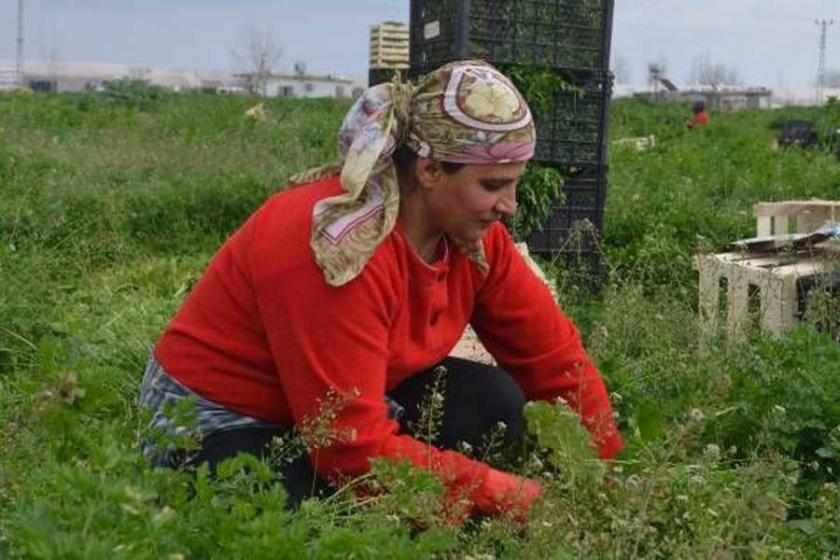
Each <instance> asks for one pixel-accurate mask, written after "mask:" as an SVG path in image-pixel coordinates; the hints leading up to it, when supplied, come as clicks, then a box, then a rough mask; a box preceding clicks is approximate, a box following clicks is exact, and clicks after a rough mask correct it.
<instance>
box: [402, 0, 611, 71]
mask: <svg viewBox="0 0 840 560" xmlns="http://www.w3.org/2000/svg"><path fill="white" fill-rule="evenodd" d="M613 3H614V0H411V13H410V25H409V28H410V29H409V32H410V41H411V52H410V61H411V73H412V75H417V74H422V73H425V72H428V71H430V70H434V69H435V68H437V67H438V66H440V65H442V64H444V63H446V62H450V61H452V60H458V59H463V58H480V59H484V60H487V61H488V62H491V63H493V64H495V65H508V64H523V65H540V66H549V67H554V68H577V69H589V70H603V69H606V68H609V59H610V43H611V36H612V19H613Z"/></svg>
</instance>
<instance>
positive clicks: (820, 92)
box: [814, 19, 834, 107]
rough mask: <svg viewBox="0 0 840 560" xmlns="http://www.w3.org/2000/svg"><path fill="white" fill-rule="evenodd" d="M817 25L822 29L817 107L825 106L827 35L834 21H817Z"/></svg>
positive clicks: (818, 64) (818, 65)
mask: <svg viewBox="0 0 840 560" xmlns="http://www.w3.org/2000/svg"><path fill="white" fill-rule="evenodd" d="M814 23H815V24H817V26H818V27H819V28H820V59H819V62H818V63H817V106H818V107H820V106H822V104H823V89H824V88H825V35H826V31H827V30H828V26H830V25H834V20H833V19H829V20H826V19H822V20H819V19H818V20H815V21H814Z"/></svg>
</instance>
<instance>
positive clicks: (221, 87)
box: [0, 61, 359, 98]
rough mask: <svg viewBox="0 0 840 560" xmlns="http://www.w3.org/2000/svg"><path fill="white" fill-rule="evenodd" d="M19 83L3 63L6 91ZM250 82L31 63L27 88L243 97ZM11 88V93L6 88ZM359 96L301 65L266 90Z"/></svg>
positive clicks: (215, 74)
mask: <svg viewBox="0 0 840 560" xmlns="http://www.w3.org/2000/svg"><path fill="white" fill-rule="evenodd" d="M6 76H8V79H6ZM14 77H15V76H14V64H13V63H10V62H4V61H0V89H11V88H12V87H14V86H16V83H15V80H14ZM246 77H247V75H246V74H232V73H230V72H224V71H213V70H165V69H161V68H151V67H148V68H143V67H130V66H127V65H125V64H113V63H101V62H63V61H59V62H42V61H27V62H26V64H25V65H24V73H23V85H25V86H26V87H28V88H30V89H32V90H33V91H36V92H44V93H65V92H83V91H98V90H101V89H103V88H104V87H105V82H109V81H113V80H140V81H143V82H146V83H147V84H149V85H153V86H158V87H162V88H164V89H168V90H171V91H203V92H207V93H228V94H239V93H245V92H246V87H245V84H246V80H245V78H246ZM6 82H8V83H9V85H8V87H4V84H5V83H6ZM358 92H359V88H358V83H357V81H355V80H352V79H350V78H345V77H342V76H333V75H323V76H320V75H313V74H308V73H306V71H305V68H304V67H303V65H301V64H298V65H296V72H295V73H294V74H285V73H273V74H271V76H270V77H269V79H268V83H267V85H266V93H267V95H268V96H269V97H277V96H285V97H339V98H343V97H346V98H350V97H352V96H353V95H357V94H358Z"/></svg>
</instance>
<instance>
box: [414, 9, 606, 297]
mask: <svg viewBox="0 0 840 560" xmlns="http://www.w3.org/2000/svg"><path fill="white" fill-rule="evenodd" d="M613 5H614V0H411V22H410V25H409V28H410V35H411V36H410V41H411V57H410V59H411V65H410V69H409V75H410V76H412V77H414V76H418V75H420V74H423V73H425V72H428V71H430V70H433V69H435V68H437V67H438V66H440V65H442V64H444V63H446V62H449V61H452V60H459V59H465V58H479V59H483V60H486V61H488V62H490V63H492V64H494V65H496V66H497V67H499V68H501V69H502V70H505V69H507V68H513V67H519V68H521V67H524V68H526V69H527V68H528V67H531V68H538V69H549V70H551V71H553V72H555V73H556V75H557V76H558V77H560V78H561V79H562V80H563V81H564V82H566V83H567V84H568V86H569V87H564V88H562V91H555V92H553V94H552V98H551V100H550V103H545V104H540V105H541V106H540V107H536V105H535V104H534V103H532V104H531V105H532V109H533V110H534V117H535V120H536V124H537V151H536V155H535V158H534V159H535V161H536V162H538V163H540V164H542V165H549V166H552V167H555V168H557V169H558V170H559V171H560V173H561V175H562V176H563V177H564V180H565V181H564V195H565V196H564V197H563V200H562V201H560V203H559V204H557V205H555V206H554V208H553V210H552V211H551V214H550V216H549V218H548V220H547V223H545V224H544V227H543V229H542V231H537V232H534V233H533V234H531V236H530V238H529V239H528V245H529V247H530V249H531V252H532V253H543V254H548V255H552V256H555V255H559V256H561V257H564V258H565V259H567V260H568V261H574V262H575V263H576V264H579V265H583V267H584V273H585V274H586V276H589V277H594V278H595V279H597V280H602V279H603V278H604V269H603V264H602V259H601V251H600V243H599V237H600V234H601V232H602V230H603V222H604V201H605V199H606V188H607V142H606V138H607V114H608V110H609V102H610V96H611V93H612V75H611V74H610V72H609V59H610V43H611V37H612V19H613ZM526 95H527V94H526Z"/></svg>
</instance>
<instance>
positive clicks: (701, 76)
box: [690, 53, 741, 87]
mask: <svg viewBox="0 0 840 560" xmlns="http://www.w3.org/2000/svg"><path fill="white" fill-rule="evenodd" d="M690 79H691V81H692V82H694V83H695V84H700V85H703V86H712V87H717V86H719V85H721V84H730V85H735V84H738V83H740V81H741V80H740V78H739V76H738V70H737V69H736V68H734V67H731V66H727V65H725V64H721V63H716V62H712V61H711V60H710V59H709V53H703V54H701V55H697V56H695V57H694V59H693V60H692V61H691V78H690Z"/></svg>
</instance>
